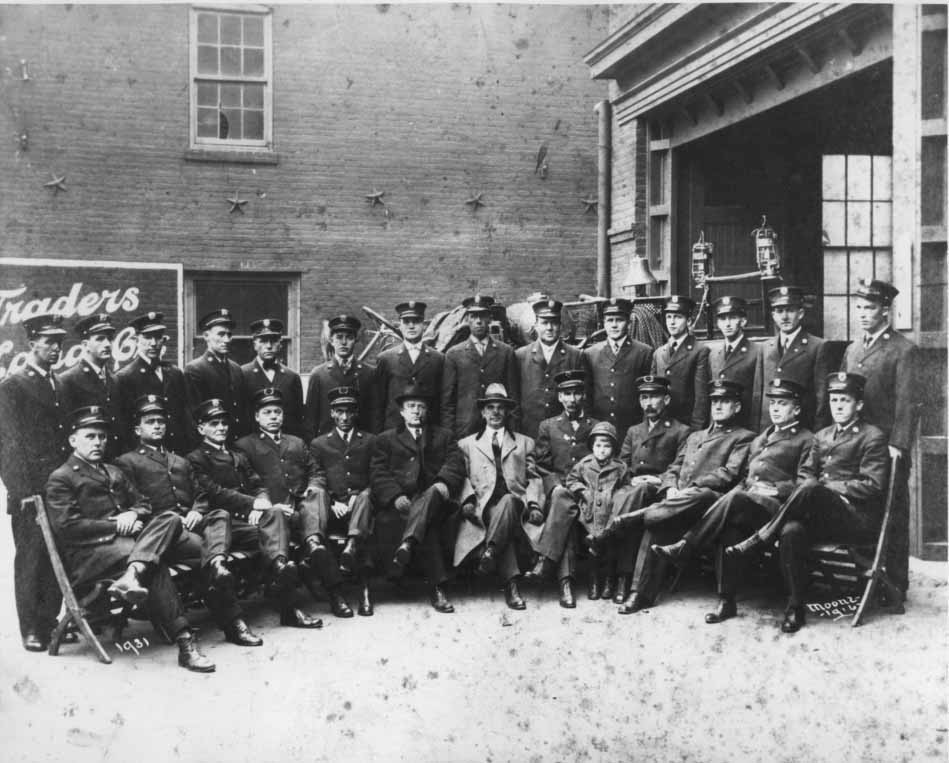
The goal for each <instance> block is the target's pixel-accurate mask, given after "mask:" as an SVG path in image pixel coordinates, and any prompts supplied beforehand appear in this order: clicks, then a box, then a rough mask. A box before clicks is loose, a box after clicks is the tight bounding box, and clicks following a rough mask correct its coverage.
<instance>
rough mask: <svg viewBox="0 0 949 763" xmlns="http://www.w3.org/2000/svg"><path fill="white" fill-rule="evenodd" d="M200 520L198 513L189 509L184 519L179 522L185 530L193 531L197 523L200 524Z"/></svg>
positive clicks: (199, 513)
mask: <svg viewBox="0 0 949 763" xmlns="http://www.w3.org/2000/svg"><path fill="white" fill-rule="evenodd" d="M202 519H203V517H202V516H201V512H200V511H195V510H194V509H191V511H189V512H188V513H187V514H185V518H184V519H183V520H181V524H183V525H184V526H185V530H193V529H194V528H195V527H197V526H198V522H200V521H201V520H202Z"/></svg>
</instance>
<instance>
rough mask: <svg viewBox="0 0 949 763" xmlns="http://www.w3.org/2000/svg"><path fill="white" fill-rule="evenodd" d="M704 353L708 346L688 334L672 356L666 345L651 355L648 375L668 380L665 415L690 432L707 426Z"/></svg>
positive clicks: (706, 358)
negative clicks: (689, 429)
mask: <svg viewBox="0 0 949 763" xmlns="http://www.w3.org/2000/svg"><path fill="white" fill-rule="evenodd" d="M708 353H709V350H708V347H706V346H705V345H704V344H702V343H700V342H699V341H698V339H696V338H695V336H694V335H692V334H689V335H688V336H687V337H686V338H685V339H684V340H683V341H682V343H681V344H680V345H679V347H678V349H676V351H675V354H673V353H672V348H671V347H670V346H669V344H668V343H666V344H663V345H660V346H659V347H657V348H656V351H655V352H654V353H653V356H652V368H651V369H650V373H652V374H659V375H660V376H665V377H668V379H669V393H670V395H671V396H672V402H671V403H670V404H669V408H668V411H669V415H670V416H672V417H673V418H675V419H678V420H679V421H681V422H682V423H683V424H685V425H686V426H688V427H690V428H692V429H702V428H703V427H705V425H706V424H707V423H708V382H709V367H708Z"/></svg>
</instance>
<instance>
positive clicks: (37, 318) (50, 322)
mask: <svg viewBox="0 0 949 763" xmlns="http://www.w3.org/2000/svg"><path fill="white" fill-rule="evenodd" d="M62 324H63V316H61V315H59V314H57V313H46V314H44V315H34V316H33V317H32V318H27V319H26V320H24V321H23V328H24V329H26V338H27V339H36V338H37V337H40V336H55V337H60V338H61V337H64V336H66V329H64V328H63V326H62Z"/></svg>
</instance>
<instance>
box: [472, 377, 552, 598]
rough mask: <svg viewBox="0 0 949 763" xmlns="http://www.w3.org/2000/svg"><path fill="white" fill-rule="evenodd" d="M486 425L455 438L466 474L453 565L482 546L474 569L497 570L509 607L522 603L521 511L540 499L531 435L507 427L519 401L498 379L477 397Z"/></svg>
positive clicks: (530, 508)
mask: <svg viewBox="0 0 949 763" xmlns="http://www.w3.org/2000/svg"><path fill="white" fill-rule="evenodd" d="M478 405H479V407H480V408H481V416H482V418H483V421H484V426H482V427H481V430H480V431H479V432H477V433H475V434H472V435H469V436H468V437H465V438H464V439H463V440H461V442H459V443H458V448H459V449H460V450H461V452H462V453H463V454H464V457H465V466H466V468H467V480H466V482H465V486H464V488H463V489H462V494H461V513H462V521H461V525H460V526H459V528H458V538H457V539H456V541H455V565H456V566H457V565H459V564H461V563H462V562H463V561H464V560H465V558H467V557H468V556H469V555H471V554H472V553H476V552H477V550H478V549H479V548H480V549H481V553H480V557H479V559H478V571H479V572H481V573H482V574H485V575H490V574H493V573H494V572H497V573H498V576H499V577H500V579H501V581H502V582H503V583H504V601H505V602H506V603H507V605H508V607H510V608H511V609H524V608H525V607H526V605H525V603H524V600H523V599H522V598H521V594H520V591H519V590H518V586H517V578H518V576H519V575H520V568H519V567H518V565H517V557H516V555H515V552H514V547H515V539H516V537H517V534H518V533H520V531H521V527H520V523H521V518H522V517H523V516H524V514H525V512H529V511H534V510H537V509H538V508H539V506H540V503H541V502H542V500H543V495H542V487H541V480H540V477H539V476H538V475H537V472H536V471H535V469H534V441H533V440H532V439H531V438H530V437H527V436H525V435H522V434H519V433H517V432H512V431H511V430H510V424H509V419H510V416H511V415H512V413H513V411H514V408H515V407H516V405H517V403H515V401H514V400H513V399H511V398H510V397H508V394H507V390H506V389H504V385H502V384H492V385H490V386H489V387H488V389H487V391H486V392H485V394H484V397H482V398H480V399H479V400H478Z"/></svg>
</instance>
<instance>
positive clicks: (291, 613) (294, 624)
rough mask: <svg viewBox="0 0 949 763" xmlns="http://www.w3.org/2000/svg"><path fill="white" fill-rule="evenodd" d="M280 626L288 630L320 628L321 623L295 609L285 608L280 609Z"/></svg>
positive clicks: (316, 618)
mask: <svg viewBox="0 0 949 763" xmlns="http://www.w3.org/2000/svg"><path fill="white" fill-rule="evenodd" d="M280 624H281V625H285V626H287V627H288V628H322V627H323V621H322V620H320V619H319V618H318V617H310V616H309V615H308V614H306V613H305V612H304V611H303V610H301V609H298V608H297V607H291V606H285V607H281V608H280Z"/></svg>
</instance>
